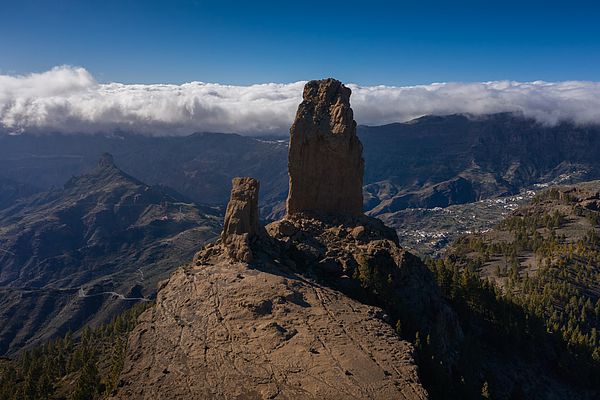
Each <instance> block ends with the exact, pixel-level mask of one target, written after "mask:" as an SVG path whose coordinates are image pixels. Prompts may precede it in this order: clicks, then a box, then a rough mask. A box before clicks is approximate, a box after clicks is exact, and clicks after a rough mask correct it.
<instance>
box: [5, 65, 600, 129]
mask: <svg viewBox="0 0 600 400" xmlns="http://www.w3.org/2000/svg"><path fill="white" fill-rule="evenodd" d="M303 85H304V82H295V83H289V84H274V83H268V84H260V85H251V86H229V85H221V84H213V83H202V82H190V83H185V84H182V85H162V84H155V85H133V84H121V83H109V84H100V83H98V82H97V81H96V80H95V79H94V77H93V76H92V75H91V74H90V73H89V72H88V71H86V70H85V69H84V68H75V67H69V66H63V67H56V68H53V69H52V70H50V71H47V72H43V73H36V74H30V75H26V76H10V75H0V126H2V127H3V128H4V130H6V131H9V132H28V131H30V132H48V131H60V132H65V133H94V132H112V131H115V130H121V131H129V132H136V133H142V134H150V135H181V134H189V133H192V132H198V131H213V132H238V133H243V134H255V133H284V132H286V131H287V130H288V129H289V126H290V124H291V122H292V120H293V117H294V114H295V111H296V108H297V106H298V103H299V102H300V101H301V94H302V87H303ZM348 86H350V87H351V88H352V92H353V94H352V98H351V102H352V107H353V108H354V111H355V118H356V120H357V122H358V123H359V124H367V125H380V124H385V123H391V122H401V121H407V120H410V119H412V118H416V117H419V116H422V115H427V114H434V115H445V114H453V113H470V114H475V115H478V114H488V113H496V112H506V111H514V112H520V113H522V114H523V115H525V116H528V117H532V118H535V119H537V120H538V121H540V122H543V123H546V124H555V123H557V122H559V121H563V120H566V121H573V122H575V123H579V124H587V123H600V112H599V111H598V110H600V83H598V82H582V81H567V82H556V83H553V82H541V81H537V82H527V83H522V82H513V81H497V82H482V83H434V84H430V85H419V86H410V87H394V86H372V87H365V86H358V85H354V84H349V85H348Z"/></svg>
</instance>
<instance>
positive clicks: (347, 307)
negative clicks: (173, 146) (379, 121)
mask: <svg viewBox="0 0 600 400" xmlns="http://www.w3.org/2000/svg"><path fill="white" fill-rule="evenodd" d="M349 97H350V90H349V89H347V88H346V87H344V86H343V85H342V84H341V83H340V82H338V81H336V80H333V79H328V80H324V81H313V82H309V83H308V84H307V85H306V88H305V91H304V101H303V103H302V104H301V105H300V108H299V110H298V115H297V118H296V122H295V123H294V126H293V127H292V129H291V133H292V142H291V143H290V156H289V160H290V162H289V173H290V185H291V188H290V193H289V198H288V215H287V216H286V218H285V219H284V220H281V221H277V222H274V223H272V224H270V225H268V226H267V228H266V229H265V228H261V227H260V226H259V222H258V206H257V203H258V182H257V181H256V180H254V179H252V178H235V179H234V180H233V188H232V192H231V199H230V201H229V205H228V206H227V213H226V216H225V224H224V229H223V233H222V235H221V238H220V239H219V240H218V241H217V242H215V243H213V244H210V245H208V246H206V247H205V248H204V249H202V250H201V251H200V252H199V253H198V254H197V255H196V257H195V260H194V262H193V263H192V264H191V265H189V266H186V267H183V268H181V269H179V270H178V271H177V272H176V273H175V274H174V275H173V276H172V277H171V279H170V280H169V281H168V283H166V284H165V286H164V287H163V288H162V289H161V290H160V292H159V294H158V297H157V301H156V306H155V307H154V308H152V309H150V310H148V311H146V312H145V313H144V314H143V315H142V316H141V323H140V324H139V325H138V326H137V327H136V328H135V330H134V331H133V333H132V335H131V336H130V341H129V349H128V354H127V359H126V361H125V367H124V370H123V374H122V379H121V382H120V389H119V391H118V393H117V398H119V399H154V398H185V399H207V398H216V399H356V398H360V399H391V398H402V399H425V398H427V392H426V391H425V389H424V388H423V386H422V385H421V383H420V380H419V377H418V374H417V367H416V363H415V361H414V359H413V351H414V349H413V346H412V345H411V344H410V342H408V341H407V340H405V338H411V337H414V336H415V334H416V331H417V330H420V332H421V333H424V334H428V333H429V332H431V333H432V336H433V335H435V337H436V338H438V337H439V338H445V337H447V336H448V335H452V334H454V333H456V334H459V333H460V332H458V331H459V330H458V329H457V326H456V325H453V324H452V321H453V320H452V316H451V315H450V316H447V315H446V314H445V313H449V311H448V309H447V307H446V306H445V304H444V303H443V302H442V301H441V299H440V298H439V296H438V294H437V292H436V291H435V283H434V281H433V279H432V277H431V276H430V274H429V273H428V271H427V269H426V268H425V267H424V266H423V264H422V263H421V262H420V260H418V259H416V258H415V257H413V256H411V255H410V254H409V253H407V252H404V251H403V250H402V249H401V248H400V247H399V246H398V245H397V242H398V238H397V236H396V234H395V232H394V231H393V230H392V229H389V228H387V227H385V226H384V225H383V223H382V222H381V221H378V220H375V219H373V218H369V217H366V216H364V215H362V191H361V187H362V174H363V161H362V158H361V152H362V146H361V144H360V141H359V140H358V138H357V137H356V123H355V122H354V121H353V119H352V110H351V109H350V105H349ZM250 262H251V264H249V263H250ZM366 304H370V305H366ZM374 304H377V305H381V306H382V307H384V308H385V311H384V310H383V309H382V308H377V307H375V306H373V305H374ZM404 317H407V319H406V320H403V321H402V323H401V324H400V323H399V322H398V321H399V319H400V318H404ZM409 317H410V321H409ZM427 321H436V322H427ZM401 325H402V326H403V328H402V332H403V336H400V335H399V334H398V333H399V331H400V326H401ZM445 345H446V343H445V342H444V341H443V340H438V341H437V342H436V346H437V347H438V348H443V347H444V346H445ZM443 350H444V351H445V350H446V349H443ZM445 352H447V353H449V351H445ZM440 361H441V362H445V361H447V358H444V357H441V358H440Z"/></svg>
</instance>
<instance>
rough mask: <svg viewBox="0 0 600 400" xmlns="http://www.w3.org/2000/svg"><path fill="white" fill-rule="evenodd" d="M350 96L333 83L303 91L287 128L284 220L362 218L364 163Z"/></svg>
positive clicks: (326, 81) (328, 81) (323, 82)
mask: <svg viewBox="0 0 600 400" xmlns="http://www.w3.org/2000/svg"><path fill="white" fill-rule="evenodd" d="M350 94H351V90H350V89H349V88H347V87H346V86H344V85H343V84H342V83H341V82H340V81H338V80H335V79H331V78H329V79H323V80H318V81H310V82H308V83H307V84H306V86H305V87H304V93H303V101H302V103H301V104H300V106H299V107H298V112H297V113H296V119H295V121H294V123H293V125H292V127H291V129H290V148H289V156H288V171H289V177H290V189H289V194H288V199H287V214H288V215H293V214H297V213H304V212H309V213H316V214H325V215H338V214H339V215H354V216H356V215H361V214H362V203H363V197H362V182H363V172H364V160H363V158H362V144H361V142H360V140H359V139H358V136H357V135H356V122H355V121H354V114H353V112H352V108H350Z"/></svg>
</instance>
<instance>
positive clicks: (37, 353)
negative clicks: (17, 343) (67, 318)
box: [0, 303, 148, 400]
mask: <svg viewBox="0 0 600 400" xmlns="http://www.w3.org/2000/svg"><path fill="white" fill-rule="evenodd" d="M147 307H148V303H138V304H137V305H135V306H133V307H132V308H131V309H129V310H128V311H126V312H125V313H123V314H121V315H119V316H118V317H116V318H115V319H114V320H113V321H111V322H110V323H108V324H105V325H100V326H99V327H98V328H95V329H90V328H86V329H85V330H84V331H83V333H82V335H81V337H80V338H77V339H76V338H74V337H73V335H72V334H67V335H65V336H64V337H62V338H59V339H56V340H54V341H51V342H49V343H46V344H45V345H42V346H38V347H35V348H33V349H32V350H30V351H27V352H25V353H23V354H21V355H20V356H18V357H17V358H15V359H14V360H9V359H4V360H2V361H0V400H34V399H69V400H91V399H95V398H100V397H103V395H106V394H109V393H111V392H112V391H113V390H114V389H115V388H116V385H117V383H118V379H119V375H120V373H121V369H122V368H123V361H124V357H125V350H126V348H127V336H128V334H129V332H130V331H131V330H132V329H133V328H134V327H135V325H136V321H137V317H138V316H139V315H140V314H141V313H142V311H144V310H145V309H146V308H147Z"/></svg>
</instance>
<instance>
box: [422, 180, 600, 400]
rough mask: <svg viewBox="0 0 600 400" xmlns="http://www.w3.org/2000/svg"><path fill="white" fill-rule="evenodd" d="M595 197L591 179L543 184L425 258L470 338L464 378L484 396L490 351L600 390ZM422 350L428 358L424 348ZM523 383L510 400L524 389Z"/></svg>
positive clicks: (494, 380) (490, 380)
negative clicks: (490, 226) (481, 228)
mask: <svg viewBox="0 0 600 400" xmlns="http://www.w3.org/2000/svg"><path fill="white" fill-rule="evenodd" d="M595 187H596V186H595V185H591V188H595ZM597 200H598V193H597V191H596V190H590V185H588V186H587V187H586V186H584V187H582V188H579V189H569V190H566V189H563V190H559V189H551V190H548V191H546V192H544V193H542V194H541V195H538V196H536V197H535V198H534V199H533V201H532V204H531V205H529V206H527V207H523V208H521V209H519V210H517V211H516V212H515V213H514V214H513V215H511V216H510V217H508V218H506V219H505V220H504V221H503V222H502V223H500V224H499V225H498V226H497V228H496V229H494V230H493V231H491V232H488V233H485V234H477V235H468V236H465V237H463V238H462V239H460V240H458V241H457V242H456V243H455V244H454V245H453V246H452V248H451V249H450V250H449V251H448V253H447V254H446V257H445V258H444V259H438V260H429V261H428V265H429V267H430V269H431V270H432V271H433V272H434V273H435V275H436V279H437V282H438V285H439V287H440V289H441V290H442V292H443V294H444V295H445V296H446V298H448V300H449V301H450V302H451V304H452V306H453V309H454V310H455V311H456V312H457V313H458V315H459V318H460V321H461V326H462V327H463V329H464V330H465V335H466V336H467V340H466V343H468V346H467V347H466V348H465V349H463V351H462V352H461V359H462V362H459V366H460V365H462V366H463V367H462V368H459V369H460V371H461V380H463V381H465V379H467V378H466V377H467V376H468V375H469V370H471V371H470V372H471V373H472V374H474V375H473V377H472V379H479V381H480V382H479V383H480V384H481V385H482V386H481V387H482V390H483V386H485V392H487V393H488V395H489V394H490V393H492V394H493V393H494V389H500V386H502V382H501V380H499V379H498V376H494V375H495V374H496V372H494V371H493V368H486V367H485V366H486V364H488V365H489V362H488V363H486V360H485V359H483V360H477V358H480V357H481V356H482V355H483V354H485V352H486V349H487V350H488V351H487V353H488V354H489V350H490V349H492V350H493V352H494V353H495V354H500V355H502V358H504V359H510V358H511V356H514V357H515V358H520V359H522V360H524V361H526V362H529V363H533V364H538V365H540V366H541V367H542V368H544V369H546V370H549V371H551V372H552V373H554V374H555V375H556V376H560V377H561V379H564V380H565V381H566V382H568V383H569V385H571V386H572V387H577V388H581V389H582V390H583V392H586V393H590V392H591V391H593V390H596V391H597V390H598V389H599V388H598V382H599V377H600V346H599V345H600V343H599V339H598V329H600V296H599V294H600V231H599V229H598V228H599V227H598V221H599V216H600V213H599V212H598V208H597V205H598V201H597ZM427 342H429V340H427ZM419 347H420V348H421V352H422V353H424V354H428V353H427V352H428V350H427V346H426V345H423V344H421V343H420V344H419ZM431 357H435V355H433V354H432V355H431ZM425 359H427V358H425ZM469 365H475V366H477V367H476V368H478V369H479V371H476V370H473V368H469ZM482 366H483V367H482ZM425 370H427V366H425ZM455 372H456V371H455ZM463 374H464V375H463ZM486 374H487V375H488V376H486ZM466 381H468V379H467V380H466ZM523 385H525V386H526V385H527V384H526V383H523V384H518V385H515V387H514V388H513V389H512V393H508V396H509V397H508V398H519V397H521V395H523V394H525V393H526V388H524V387H523ZM473 386H476V385H475V384H473ZM502 389H503V388H502ZM580 393H582V392H580ZM505 396H506V393H502V396H499V397H505Z"/></svg>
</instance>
